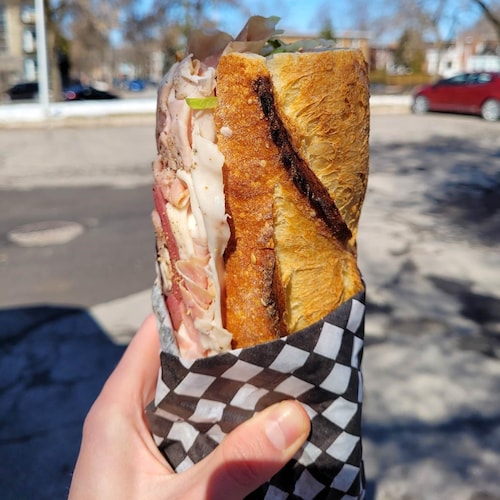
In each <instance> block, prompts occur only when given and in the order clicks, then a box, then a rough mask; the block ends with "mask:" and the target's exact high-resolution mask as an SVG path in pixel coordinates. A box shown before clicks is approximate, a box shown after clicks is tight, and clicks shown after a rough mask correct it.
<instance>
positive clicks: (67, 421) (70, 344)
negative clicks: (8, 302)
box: [0, 306, 124, 500]
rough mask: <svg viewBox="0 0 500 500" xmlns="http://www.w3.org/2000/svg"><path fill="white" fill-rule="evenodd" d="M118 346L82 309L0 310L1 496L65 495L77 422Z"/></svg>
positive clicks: (74, 451)
mask: <svg viewBox="0 0 500 500" xmlns="http://www.w3.org/2000/svg"><path fill="white" fill-rule="evenodd" d="M123 351H124V347H123V346H117V345H115V344H114V343H113V342H112V341H111V340H110V339H109V337H108V336H107V335H106V334H105V332H103V331H102V329H101V328H100V327H99V325H98V324H97V323H96V322H95V321H94V319H93V318H92V317H91V316H90V315H89V314H88V312H87V311H85V310H84V309H79V308H68V307H49V306H35V307H23V308H16V309H6V310H2V311H0V374H1V377H0V463H1V464H2V466H1V467H0V484H1V485H2V495H1V496H2V498H3V499H4V500H9V499H21V498H37V499H38V500H42V499H51V500H58V499H64V498H67V494H68V488H69V484H70V481H71V473H72V470H73V467H74V464H75V461H76V457H77V455H78V451H79V447H80V439H81V429H82V424H83V420H84V418H85V416H86V414H87V412H88V410H89V408H90V406H91V405H92V403H93V401H94V400H95V398H96V397H97V395H98V393H99V391H100V389H101V387H102V385H103V383H104V381H105V380H106V379H107V377H108V375H109V374H110V373H111V371H112V370H113V368H114V367H115V365H116V363H117V362H118V360H119V359H120V357H121V355H122V353H123Z"/></svg>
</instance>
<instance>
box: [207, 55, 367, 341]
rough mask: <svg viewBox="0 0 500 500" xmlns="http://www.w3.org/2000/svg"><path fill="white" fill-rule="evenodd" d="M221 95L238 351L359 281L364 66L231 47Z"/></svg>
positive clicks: (230, 293) (307, 319)
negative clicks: (264, 54) (268, 55)
mask: <svg viewBox="0 0 500 500" xmlns="http://www.w3.org/2000/svg"><path fill="white" fill-rule="evenodd" d="M217 97H218V106H217V108H216V111H215V123H216V127H217V130H218V138H217V139H218V146H219V149H220V151H221V152H222V153H223V154H224V157H225V165H224V183H225V188H224V189H225V196H226V207H227V211H228V214H229V217H230V219H229V221H230V226H231V231H232V235H231V240H230V243H229V246H228V248H227V250H226V253H225V266H226V292H225V298H224V306H225V307H224V312H223V313H224V320H225V325H224V326H225V327H226V328H227V329H228V330H229V331H230V332H232V333H233V347H245V346H248V345H252V344H256V343H259V342H263V341H266V340H271V339H273V338H277V337H279V336H282V335H287V334H289V333H294V332H296V331H298V330H301V329H302V328H304V327H306V326H308V325H310V324H312V323H314V322H316V321H318V320H320V319H321V318H322V317H324V316H325V315H326V314H327V313H328V312H330V311H332V310H333V309H335V308H336V307H337V306H338V305H340V304H341V303H342V302H344V301H345V300H347V299H349V298H350V297H352V296H353V295H355V294H356V293H357V292H358V291H360V290H361V289H362V288H363V283H362V280H361V276H360V273H359V271H358V268H357V264H356V234H357V226H358V220H359V215H360V210H361V205H362V202H363V198H364V194H365V190H366V182H367V174H368V129H369V107H368V80H367V70H366V63H365V62H364V59H363V56H362V54H361V52H359V51H351V50H333V51H323V52H310V53H296V54H288V53H286V54H277V55H275V56H274V57H272V58H270V59H265V58H263V57H261V56H257V55H252V54H238V53H231V54H227V55H224V56H222V58H221V60H220V62H219V65H218V68H217Z"/></svg>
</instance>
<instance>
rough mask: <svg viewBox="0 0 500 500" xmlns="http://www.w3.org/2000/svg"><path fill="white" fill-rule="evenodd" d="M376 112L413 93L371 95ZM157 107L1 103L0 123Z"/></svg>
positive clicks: (400, 107) (405, 106) (407, 101)
mask: <svg viewBox="0 0 500 500" xmlns="http://www.w3.org/2000/svg"><path fill="white" fill-rule="evenodd" d="M370 105H371V107H372V111H373V112H380V111H384V112H405V111H406V112H408V110H409V109H410V105H411V96H409V95H375V96H372V97H371V98H370ZM155 111H156V99H155V98H143V99H141V98H135V99H117V100H112V101H80V102H55V103H51V104H50V105H49V108H48V109H43V108H42V107H41V106H40V105H39V104H38V103H36V102H33V103H19V104H2V105H0V127H2V126H19V125H23V124H41V123H47V122H50V123H51V124H55V123H58V122H59V123H61V122H64V120H68V119H75V118H99V117H113V116H115V117H116V116H126V115H150V114H151V113H155Z"/></svg>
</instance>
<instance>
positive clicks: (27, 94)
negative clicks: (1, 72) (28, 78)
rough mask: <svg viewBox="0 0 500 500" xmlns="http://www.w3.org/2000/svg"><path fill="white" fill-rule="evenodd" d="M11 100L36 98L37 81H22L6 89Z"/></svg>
mask: <svg viewBox="0 0 500 500" xmlns="http://www.w3.org/2000/svg"><path fill="white" fill-rule="evenodd" d="M6 94H7V95H8V96H9V98H10V99H11V100H12V101H19V100H25V99H36V98H37V97H38V82H22V83H18V84H16V85H14V86H13V87H11V88H10V89H8V90H7V91H6Z"/></svg>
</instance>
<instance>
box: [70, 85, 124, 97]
mask: <svg viewBox="0 0 500 500" xmlns="http://www.w3.org/2000/svg"><path fill="white" fill-rule="evenodd" d="M101 99H118V96H117V95H115V94H112V93H111V92H108V91H106V90H98V89H96V88H94V87H91V86H87V85H79V84H77V85H73V86H71V87H68V88H67V89H66V90H65V91H64V100H65V101H86V100H101Z"/></svg>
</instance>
